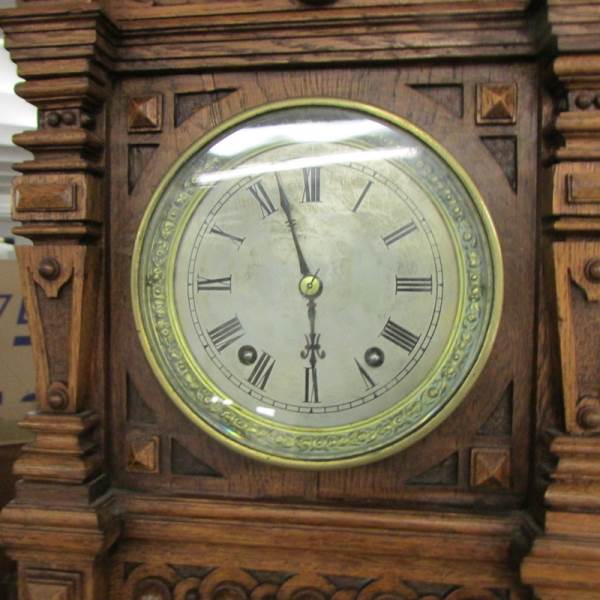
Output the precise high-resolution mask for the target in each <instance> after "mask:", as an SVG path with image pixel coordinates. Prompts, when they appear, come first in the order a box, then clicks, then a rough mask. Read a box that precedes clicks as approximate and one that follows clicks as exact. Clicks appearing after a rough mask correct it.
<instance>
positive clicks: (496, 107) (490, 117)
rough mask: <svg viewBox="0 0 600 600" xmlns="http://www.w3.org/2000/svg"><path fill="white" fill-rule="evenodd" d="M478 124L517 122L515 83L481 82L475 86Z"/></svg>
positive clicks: (508, 123) (476, 119) (510, 123)
mask: <svg viewBox="0 0 600 600" xmlns="http://www.w3.org/2000/svg"><path fill="white" fill-rule="evenodd" d="M475 121H476V123H477V124H478V125H513V124H514V123H516V122H517V85H516V84H515V83H508V84H506V83H482V84H479V85H478V86H477V112H476V115H475Z"/></svg>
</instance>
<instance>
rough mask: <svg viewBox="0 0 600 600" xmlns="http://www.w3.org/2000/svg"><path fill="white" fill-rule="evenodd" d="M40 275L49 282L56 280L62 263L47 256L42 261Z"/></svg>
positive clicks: (39, 269) (39, 267)
mask: <svg viewBox="0 0 600 600" xmlns="http://www.w3.org/2000/svg"><path fill="white" fill-rule="evenodd" d="M38 273H39V274H40V275H41V276H42V277H43V278H44V279H47V280H48V281H51V280H53V279H56V278H57V277H58V276H59V274H60V263H59V262H58V261H57V260H56V259H55V258H53V257H51V256H46V258H42V260H40V264H39V265H38Z"/></svg>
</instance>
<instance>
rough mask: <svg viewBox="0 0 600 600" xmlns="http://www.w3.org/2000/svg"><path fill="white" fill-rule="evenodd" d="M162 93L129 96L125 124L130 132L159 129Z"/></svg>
mask: <svg viewBox="0 0 600 600" xmlns="http://www.w3.org/2000/svg"><path fill="white" fill-rule="evenodd" d="M162 107H163V97H162V94H154V95H152V96H136V97H132V98H129V105H128V107H127V125H128V129H129V132H130V133H145V132H148V133H150V132H155V131H161V129H162Z"/></svg>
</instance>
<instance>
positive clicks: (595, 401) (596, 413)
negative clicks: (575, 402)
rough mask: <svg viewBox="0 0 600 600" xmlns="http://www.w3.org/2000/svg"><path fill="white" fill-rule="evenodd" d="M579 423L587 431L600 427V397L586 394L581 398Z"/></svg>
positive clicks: (578, 415) (578, 412)
mask: <svg viewBox="0 0 600 600" xmlns="http://www.w3.org/2000/svg"><path fill="white" fill-rule="evenodd" d="M577 424H578V425H579V427H581V428H582V429H585V430H587V431H594V430H597V429H600V398H594V397H592V396H585V397H584V398H582V399H581V401H580V402H579V407H578V409H577Z"/></svg>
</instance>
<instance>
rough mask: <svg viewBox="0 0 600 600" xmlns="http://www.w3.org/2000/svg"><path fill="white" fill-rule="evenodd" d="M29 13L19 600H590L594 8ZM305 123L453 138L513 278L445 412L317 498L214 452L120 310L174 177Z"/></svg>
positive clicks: (158, 1) (598, 582) (556, 1)
mask: <svg viewBox="0 0 600 600" xmlns="http://www.w3.org/2000/svg"><path fill="white" fill-rule="evenodd" d="M17 4H18V5H19V7H18V8H17V9H10V10H6V11H1V12H0V25H1V26H2V28H3V30H4V31H5V34H6V38H5V40H6V47H7V49H9V51H10V52H11V56H12V58H13V60H14V61H15V62H16V63H17V64H18V68H19V74H20V76H21V77H22V78H23V79H24V82H23V83H21V84H19V86H18V88H17V92H18V93H19V95H21V96H22V97H23V98H25V99H26V100H28V101H29V102H31V103H32V104H34V105H35V106H36V107H37V108H38V112H39V123H38V129H37V130H36V131H31V132H27V133H24V134H20V135H18V136H16V138H15V142H16V143H17V144H19V145H21V146H23V147H24V148H26V149H28V150H29V151H31V152H32V154H33V159H32V160H28V161H26V162H24V163H22V164H20V165H17V167H16V168H17V170H18V171H19V172H20V173H21V176H20V177H19V178H18V179H17V180H16V182H15V191H14V198H13V216H14V218H15V219H16V220H19V221H21V222H22V225H21V226H19V227H18V228H16V230H15V231H16V232H17V233H19V234H21V235H24V236H26V237H28V238H29V239H30V240H31V241H32V242H33V244H34V245H33V247H30V246H29V247H24V248H22V249H21V250H20V251H19V264H20V268H21V273H22V279H23V288H24V291H25V296H26V299H27V312H28V318H29V321H30V324H31V337H32V343H33V347H34V351H35V358H36V370H37V396H38V402H39V410H38V412H36V413H33V414H32V415H30V416H28V417H27V418H26V420H25V422H24V426H25V427H27V428H29V429H31V430H32V431H33V432H34V433H35V436H36V437H35V441H34V442H32V444H30V445H29V446H27V447H26V448H25V449H24V452H23V454H22V456H21V458H20V459H19V460H18V462H17V464H16V467H15V469H16V473H17V474H18V475H19V477H21V480H20V481H19V483H18V486H17V492H16V498H15V499H14V500H13V501H12V502H11V503H10V504H9V505H8V506H7V507H6V508H5V509H4V510H3V511H2V513H1V514H0V540H1V543H2V545H3V546H6V548H7V550H8V552H9V554H10V555H11V557H13V558H14V559H16V560H17V561H18V563H19V588H20V597H21V598H22V600H108V599H110V600H198V599H200V598H202V599H209V598H210V599H211V600H238V599H239V600H244V599H246V598H249V599H250V600H263V599H264V600H267V598H268V600H529V599H530V598H533V597H535V598H540V599H541V600H600V592H599V591H598V590H599V589H600V579H599V575H598V566H597V565H598V561H599V560H600V554H599V551H598V548H599V547H600V524H599V521H598V519H600V475H599V473H600V463H599V457H600V446H599V444H600V442H599V441H598V436H597V433H598V430H599V428H600V417H599V414H600V409H599V406H600V405H599V403H598V398H599V397H600V379H599V377H598V373H599V369H598V366H599V365H598V358H597V357H598V356H599V355H600V341H599V340H600V338H599V337H598V336H597V335H596V332H597V329H598V327H599V326H600V325H599V324H600V301H599V300H600V291H599V288H598V286H599V285H600V275H599V271H600V270H599V268H598V264H600V263H599V261H600V245H599V242H598V239H599V238H598V235H599V232H600V179H599V173H600V169H599V167H598V161H600V120H599V119H598V114H599V112H598V111H599V110H600V101H599V100H598V98H599V92H598V90H600V59H599V55H598V51H599V49H598V43H597V40H598V39H599V35H600V12H599V8H598V3H597V2H594V1H592V0H589V1H586V0H578V1H577V2H573V1H571V0H548V1H547V2H537V1H530V0H507V1H503V2H489V1H483V0H472V1H469V2H457V3H454V4H453V3H448V2H446V1H445V0H427V2H422V3H419V5H418V6H417V4H416V3H414V2H412V1H408V0H337V1H334V2H321V3H317V2H312V3H308V2H296V1H295V0H294V1H292V0H269V1H266V0H264V1H261V0H256V1H254V2H243V1H241V0H240V1H238V0H231V1H228V2H222V3H218V2H213V1H212V0H145V1H142V2H140V1H139V0H98V1H95V2H89V1H87V0H79V1H78V0H65V2H60V3H54V2H48V1H47V0H18V2H17ZM332 65H333V66H332ZM549 66H551V68H550V69H548V67H549ZM306 96H324V97H329V98H345V99H346V100H354V101H360V102H365V103H370V104H373V105H377V106H381V108H383V109H385V110H388V111H390V112H392V113H394V114H398V115H400V116H402V117H403V118H405V119H407V120H408V121H410V122H413V123H415V124H416V125H417V126H418V127H420V128H421V129H423V130H424V131H426V132H428V133H429V134H430V135H431V136H432V137H433V138H435V139H437V140H438V141H439V142H440V143H441V144H442V145H443V146H444V147H445V148H446V149H447V150H448V151H449V152H450V153H451V154H452V155H453V156H454V157H455V158H456V160H457V161H458V162H459V163H460V164H461V165H462V166H463V167H464V168H465V169H466V170H467V171H468V172H469V174H470V175H471V176H472V178H473V180H474V181H475V184H476V185H477V187H478V188H479V189H480V190H481V192H482V195H483V197H484V199H485V201H486V204H487V207H488V209H489V211H490V213H491V215H492V219H493V220H494V223H495V224H496V227H497V229H498V232H499V237H500V243H501V246H502V253H503V258H504V265H505V267H504V268H505V278H506V293H505V303H504V313H503V317H502V322H501V326H500V333H499V337H498V341H497V344H496V347H495V349H494V352H493V354H492V359H491V360H490V361H489V365H488V366H487V367H486V370H485V371H484V373H483V374H482V376H481V377H480V378H479V379H478V381H477V382H476V383H475V386H474V388H473V392H472V394H470V396H469V398H467V399H466V401H465V403H464V405H461V407H460V409H458V410H457V412H456V414H455V415H453V416H452V417H451V418H450V419H449V421H448V422H447V423H446V424H444V425H441V426H440V427H439V428H437V429H436V430H435V431H433V432H432V433H431V434H430V435H428V436H427V437H426V438H425V439H423V440H422V441H421V442H419V444H417V445H416V446H415V447H413V448H411V449H408V450H406V451H405V452H402V453H400V454H398V455H395V456H392V457H390V458H388V459H386V460H385V461H382V462H377V463H374V464H372V465H369V466H363V467H360V468H356V469H351V470H337V471H331V472H327V473H325V472H321V473H319V472H311V473H308V472H303V471H296V470H290V469H280V468H274V467H272V466H269V465H263V464H259V463H256V462H254V461H252V460H250V459H247V458H245V457H241V456H238V455H237V454H234V453H233V452H231V451H230V450H228V449H226V448H223V447H221V446H220V445H219V444H217V443H216V442H215V441H214V440H212V439H210V438H208V437H207V436H206V435H204V434H203V433H202V432H199V431H197V430H196V429H195V428H194V427H193V426H192V425H191V424H190V423H189V422H188V421H187V420H186V419H185V418H184V417H183V416H182V415H181V414H180V413H179V412H178V411H177V409H176V408H175V407H174V406H172V405H171V404H170V402H169V400H168V398H167V397H166V395H165V394H164V393H163V392H162V391H161V388H160V386H159V385H158V383H157V381H156V379H155V378H154V377H153V374H152V372H151V370H150V368H149V366H148V364H147V363H146V362H145V359H144V356H143V353H142V351H141V348H140V346H139V343H138V341H137V335H136V332H135V326H134V323H133V318H132V315H131V299H130V295H129V281H130V270H131V256H132V248H133V243H134V239H135V236H136V233H137V228H138V225H139V222H140V220H141V216H142V214H143V211H144V210H145V208H146V206H147V204H148V201H149V198H150V197H151V195H152V193H153V191H154V190H155V189H156V186H157V185H158V184H159V182H160V180H161V179H162V177H163V176H164V173H165V172H166V171H167V170H168V168H169V166H170V165H171V164H172V162H173V161H174V160H175V159H176V158H177V157H178V156H180V155H181V153H182V152H184V151H185V149H186V148H187V147H189V146H190V145H191V144H192V143H194V142H195V141H197V140H198V139H199V138H200V137H201V136H202V135H204V134H206V133H207V132H208V131H210V130H211V129H213V128H214V127H216V126H218V125H219V124H221V123H222V122H223V121H224V120H225V119H227V118H230V117H232V116H235V115H237V114H239V113H241V112H243V111H244V110H247V109H249V108H253V107H258V106H261V105H263V104H265V103H267V102H271V101H281V100H288V99H290V98H299V97H306ZM538 150H539V156H538ZM536 355H537V356H536ZM536 358H537V360H536ZM549 438H551V439H552V441H551V442H548V439H549ZM546 487H547V490H546V489H545V488H546ZM544 498H545V500H544ZM544 503H545V504H544Z"/></svg>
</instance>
